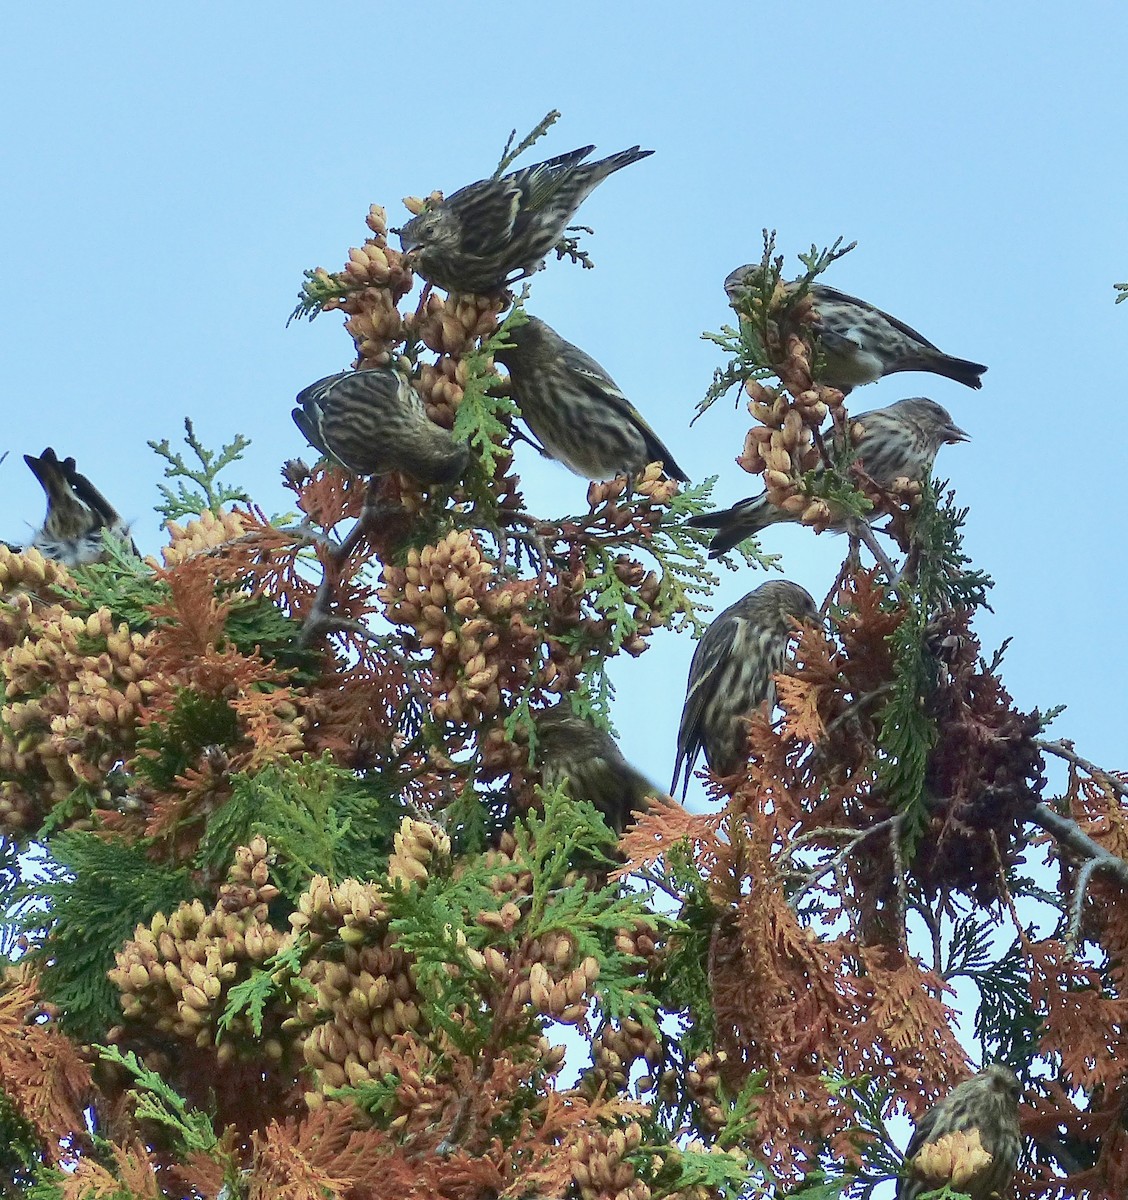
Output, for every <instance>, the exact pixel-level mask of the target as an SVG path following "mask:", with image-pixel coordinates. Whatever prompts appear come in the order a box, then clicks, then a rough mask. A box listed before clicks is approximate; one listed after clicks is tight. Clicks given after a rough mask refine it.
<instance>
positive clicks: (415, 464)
mask: <svg viewBox="0 0 1128 1200" xmlns="http://www.w3.org/2000/svg"><path fill="white" fill-rule="evenodd" d="M297 403H298V407H297V408H295V409H294V412H293V417H294V423H295V424H296V425H297V427H298V428H299V429H300V430H301V431H302V433H303V434H304V435H305V437H306V440H307V441H308V442H309V444H310V445H311V446H314V447H315V448H316V449H318V450H320V451H321V453H322V454H324V455H325V456H326V458H329V459H332V460H333V461H334V462H337V463H339V464H340V465H341V466H343V467H345V468H346V469H347V470H349V471H355V472H356V473H357V474H358V475H383V474H385V473H387V472H388V471H402V472H404V474H406V475H410V476H411V477H412V478H413V479H415V480H416V481H417V482H419V483H422V484H433V483H453V482H454V481H455V480H456V479H458V478H459V477H460V476H461V475H462V473H463V472H464V471H465V470H466V466H467V464H468V463H469V461H470V448H469V447H468V446H467V445H466V444H465V443H464V442H456V441H455V440H454V438H453V437H451V435H450V431H449V430H446V429H443V428H442V427H441V426H439V425H436V424H435V423H434V421H432V420H430V419H429V418H428V416H427V409H426V407H425V406H424V404H423V399H422V397H421V396H420V395H419V393H418V392H417V391H416V390H415V388H414V387H412V384H411V380H410V379H408V378H407V376H406V375H404V374H402V373H401V372H400V371H396V370H393V369H392V368H391V367H373V368H370V369H368V370H364V371H341V372H339V373H338V374H336V375H327V376H326V377H325V378H324V379H319V380H318V381H317V382H316V383H311V384H310V385H309V387H307V388H303V389H302V391H300V392H299V393H298V396H297Z"/></svg>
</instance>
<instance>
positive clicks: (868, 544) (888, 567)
mask: <svg viewBox="0 0 1128 1200" xmlns="http://www.w3.org/2000/svg"><path fill="white" fill-rule="evenodd" d="M853 524H854V531H855V532H856V534H857V537H858V539H859V540H860V541H861V542H862V544H863V545H864V546H865V548H866V549H867V550H868V551H869V552H870V553H871V554H872V555H873V557H874V561H875V562H876V563H877V564H878V566H879V567H881V569H882V570H883V571H884V572H885V575H886V577H887V578H888V580H889V584H890V586H893V585H894V584H895V583H896V581H897V577H898V575H899V574H900V572H899V571H898V570H897V568H896V567H895V566H894V565H893V563H892V561H891V560H890V558H889V555H888V554H886V553H885V551H884V550H882V548H881V545H880V543H879V542H878V540H877V538H875V537H874V536H873V530H872V529H871V528H870V527H869V523H868V522H866V521H863V520H861V519H859V520H856V521H855V522H854V523H853Z"/></svg>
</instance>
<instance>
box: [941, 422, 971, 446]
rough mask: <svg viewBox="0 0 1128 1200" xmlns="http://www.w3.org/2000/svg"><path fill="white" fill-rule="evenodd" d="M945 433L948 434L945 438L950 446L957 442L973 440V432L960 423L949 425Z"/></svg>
mask: <svg viewBox="0 0 1128 1200" xmlns="http://www.w3.org/2000/svg"><path fill="white" fill-rule="evenodd" d="M944 433H945V435H946V436H945V438H944V440H945V442H947V444H948V445H949V446H951V445H954V444H955V443H956V442H970V441H971V434H970V433H968V432H967V431H966V430H964V429H961V428H960V427H959V426H958V425H949V426H948V428H947V429H945V430H944Z"/></svg>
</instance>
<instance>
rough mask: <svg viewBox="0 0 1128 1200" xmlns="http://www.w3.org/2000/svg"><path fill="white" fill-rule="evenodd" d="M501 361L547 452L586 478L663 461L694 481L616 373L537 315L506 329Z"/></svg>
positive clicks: (673, 475)
mask: <svg viewBox="0 0 1128 1200" xmlns="http://www.w3.org/2000/svg"><path fill="white" fill-rule="evenodd" d="M506 337H507V339H508V341H509V342H510V343H512V344H511V345H510V346H508V347H506V348H503V349H501V350H498V351H497V352H496V357H497V358H498V359H499V360H500V361H501V362H503V363H504V364H505V366H506V368H507V369H508V371H509V381H510V395H511V396H512V397H513V399H514V400H515V401H516V402H517V405H518V407H519V408H520V409H521V416H522V417H524V419H525V423H526V424H527V425H528V426H529V428H530V429H531V430H532V431H533V433H534V435H535V436H536V437H537V438H538V439H539V441H540V443H541V446H542V447H543V449H544V452H545V453H546V454H547V455H548V456H549V457H550V458H555V459H556V460H557V461H558V462H562V463H563V464H564V465H565V466H566V467H569V468H570V469H571V470H573V471H575V472H576V474H577V475H583V476H584V477H585V478H587V479H612V478H614V477H615V476H616V475H635V474H637V473H638V472H639V471H641V470H642V469H643V467H645V466H646V465H647V463H652V462H660V463H661V464H662V466H663V467H664V468H665V471H666V474H667V475H669V476H670V477H671V478H673V479H677V480H679V481H681V482H685V480H687V479H688V478H689V477H688V476H687V475H686V473H685V472H684V471H683V470H682V469H681V467H679V466H678V464H677V463H676V462H675V461H674V456H673V455H672V454H671V453H670V452H669V450H667V449H666V447H665V446H664V445H663V444H662V442H661V441H660V440H659V438H658V435H657V434H656V433H655V432H654V430H653V429H651V428H650V426H649V425H648V424H647V423H646V421H645V420H644V419H643V417H642V414H641V413H640V412H639V411H638V409H637V408H635V406H634V405H633V404H632V403H631V402H630V401H629V400H628V399H627V398H626V396H624V395H623V393H622V392H621V391H620V390H619V388H618V387H617V386H616V384H615V381H614V380H613V379H612V378H611V376H610V375H608V374H607V372H606V371H605V370H604V369H603V368H602V367H601V366H600V365H599V363H597V362H596V361H595V359H594V358H592V357H591V356H590V355H587V354H585V353H584V352H583V351H582V350H581V349H580V348H579V347H578V346H573V345H572V343H571V342H568V341H565V340H564V338H562V337H561V336H560V335H559V334H558V333H557V332H556V330H554V329H552V328H551V327H550V326H548V325H546V324H545V323H544V322H543V321H542V320H540V319H539V318H538V317H529V319H528V321H526V322H525V324H523V325H519V326H516V327H515V328H513V329H509V330H507V331H506Z"/></svg>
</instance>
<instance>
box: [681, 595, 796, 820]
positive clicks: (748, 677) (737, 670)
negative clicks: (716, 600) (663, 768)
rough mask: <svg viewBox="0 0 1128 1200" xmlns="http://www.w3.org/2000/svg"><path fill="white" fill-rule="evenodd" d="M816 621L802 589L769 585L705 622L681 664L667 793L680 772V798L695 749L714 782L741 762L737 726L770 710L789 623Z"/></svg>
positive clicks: (741, 745)
mask: <svg viewBox="0 0 1128 1200" xmlns="http://www.w3.org/2000/svg"><path fill="white" fill-rule="evenodd" d="M817 618H818V605H817V604H816V603H815V601H814V598H813V597H812V596H811V594H810V592H808V591H807V589H806V588H803V587H800V586H799V584H797V583H791V582H790V581H789V580H786V579H773V580H770V581H769V582H768V583H762V584H761V585H760V586H759V587H758V588H756V590H755V591H753V592H749V593H748V595H747V596H745V597H744V598H743V599H741V600H738V601H737V602H736V603H735V604H732V605H730V606H729V607H728V608H726V609H725V610H724V612H722V613H721V614H720V615H719V616H718V617H716V618H715V619H714V620H713V621H712V622H711V623H710V625H709V627H708V629H706V630H705V633H704V634H703V636H702V638H701V641H699V642H698V643H697V649H696V650H695V651H694V653H693V661H692V662H691V663H690V664H689V683H688V685H687V688H686V697H685V707H684V708H683V709H682V715H681V725H680V726H679V727H678V752H677V759H676V760H675V762H674V778H673V780H672V782H671V783H670V791H671V793H673V792H674V791H675V790H676V788H677V786H678V777H679V776H680V775H681V773H682V768H683V766H684V768H685V778H684V780H683V782H682V798H683V799H684V798H685V793H686V790H687V789H688V787H689V777H690V775H691V774H692V772H693V764H694V763H695V762H696V761H697V756H698V754H699V753H700V752H701V751H702V750H704V751H705V761H706V763H708V765H709V769H710V770H711V771H712V772H713V773H714V774H715V775H732V774H733V773H734V772H735V771H736V769H737V767H739V766H740V764H741V763H742V762H743V761H744V757H745V756H744V742H745V731H744V719H745V718H746V717H750V716H751V715H752V714H753V713H754V712H755V711H756V709H757V708H759V707H760V705H761V704H762V703H763V702H764V701H765V700H767V701H768V703H769V705H774V704H775V684H774V682H773V680H772V676H773V675H775V674H776V673H777V672H778V671H779V670H780V669H781V668H782V667H783V663H784V658H785V656H786V653H787V642H788V639H789V638H790V637H791V635H792V634H793V633H794V632H795V622H796V621H810V620H816V619H817Z"/></svg>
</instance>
